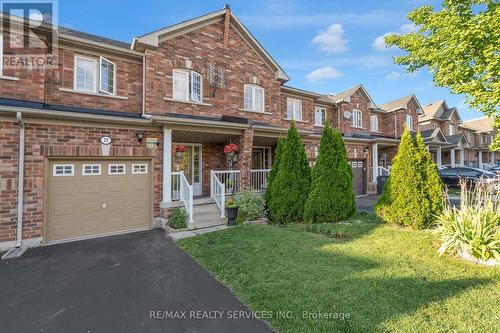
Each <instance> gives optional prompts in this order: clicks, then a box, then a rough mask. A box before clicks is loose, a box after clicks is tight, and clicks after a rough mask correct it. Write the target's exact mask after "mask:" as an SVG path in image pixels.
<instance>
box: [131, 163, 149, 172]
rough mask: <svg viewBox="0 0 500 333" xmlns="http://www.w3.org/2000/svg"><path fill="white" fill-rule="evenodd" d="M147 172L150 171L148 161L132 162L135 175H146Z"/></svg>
mask: <svg viewBox="0 0 500 333" xmlns="http://www.w3.org/2000/svg"><path fill="white" fill-rule="evenodd" d="M147 173H148V165H147V164H146V163H142V164H132V174H133V175H145V174H147Z"/></svg>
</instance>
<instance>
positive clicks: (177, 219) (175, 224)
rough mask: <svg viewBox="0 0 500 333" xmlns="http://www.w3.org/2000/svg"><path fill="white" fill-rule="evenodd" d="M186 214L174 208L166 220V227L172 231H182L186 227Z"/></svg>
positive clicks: (182, 210) (180, 209)
mask: <svg viewBox="0 0 500 333" xmlns="http://www.w3.org/2000/svg"><path fill="white" fill-rule="evenodd" d="M187 219H188V214H187V213H186V211H185V210H184V209H183V208H180V207H176V208H174V209H173V210H172V214H171V215H170V218H169V219H168V225H169V226H170V227H171V228H173V229H183V228H186V227H187Z"/></svg>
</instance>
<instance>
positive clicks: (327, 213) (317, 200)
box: [304, 124, 355, 223]
mask: <svg viewBox="0 0 500 333" xmlns="http://www.w3.org/2000/svg"><path fill="white" fill-rule="evenodd" d="M354 211H355V201H354V192H353V190H352V169H351V167H350V166H349V164H348V162H347V154H346V150H345V145H344V140H343V139H342V136H341V135H340V133H339V132H337V131H333V130H332V129H331V128H330V126H329V125H328V124H327V125H326V126H325V128H324V129H323V133H322V135H321V141H320V145H319V151H318V158H317V159H316V165H315V166H314V168H313V171H312V182H311V191H310V192H309V197H308V199H307V202H306V205H305V212H304V220H305V221H306V222H308V223H326V222H337V221H340V220H344V219H347V218H348V217H350V216H351V215H352V214H353V213H354Z"/></svg>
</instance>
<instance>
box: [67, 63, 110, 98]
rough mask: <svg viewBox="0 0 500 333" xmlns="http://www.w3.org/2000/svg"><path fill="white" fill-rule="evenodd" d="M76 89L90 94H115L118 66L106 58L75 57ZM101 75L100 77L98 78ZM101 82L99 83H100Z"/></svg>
mask: <svg viewBox="0 0 500 333" xmlns="http://www.w3.org/2000/svg"><path fill="white" fill-rule="evenodd" d="M74 71H75V78H74V89H75V90H79V91H85V92H90V93H97V90H98V89H97V88H98V87H99V92H103V93H105V94H109V95H114V94H115V86H116V84H115V82H116V66H115V64H114V63H113V62H111V61H109V60H108V59H106V58H103V57H100V58H99V61H97V59H95V58H88V57H83V56H75V69H74ZM98 73H99V76H98ZM98 82H99V83H98Z"/></svg>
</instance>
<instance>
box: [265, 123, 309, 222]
mask: <svg viewBox="0 0 500 333" xmlns="http://www.w3.org/2000/svg"><path fill="white" fill-rule="evenodd" d="M281 149H282V151H281V157H280V164H279V168H278V173H277V175H276V178H275V179H274V180H273V181H272V185H271V199H270V202H269V212H270V214H269V215H270V221H271V222H272V223H278V224H288V223H294V222H301V221H303V216H304V204H305V202H306V200H307V196H308V194H309V187H310V183H311V168H310V167H309V163H308V161H307V156H306V152H305V149H304V146H303V145H302V142H301V140H300V136H299V133H298V132H297V129H296V128H295V123H294V122H292V124H291V126H290V129H289V130H288V135H287V138H286V143H285V144H284V145H282V147H281Z"/></svg>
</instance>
